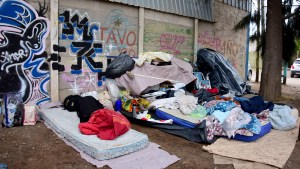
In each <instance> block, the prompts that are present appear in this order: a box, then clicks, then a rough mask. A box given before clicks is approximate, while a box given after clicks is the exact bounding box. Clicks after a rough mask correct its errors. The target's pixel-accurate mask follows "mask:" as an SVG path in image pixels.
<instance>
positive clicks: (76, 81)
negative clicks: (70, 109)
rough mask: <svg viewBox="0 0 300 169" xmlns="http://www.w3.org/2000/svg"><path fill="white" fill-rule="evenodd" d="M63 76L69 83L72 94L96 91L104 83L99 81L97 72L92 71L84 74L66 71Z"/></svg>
mask: <svg viewBox="0 0 300 169" xmlns="http://www.w3.org/2000/svg"><path fill="white" fill-rule="evenodd" d="M61 77H62V80H64V81H65V82H67V83H68V90H69V91H70V92H71V93H72V94H81V93H84V92H87V91H95V90H98V89H100V88H101V87H102V84H99V83H102V81H98V79H97V74H95V73H92V72H88V73H82V74H69V73H66V72H64V73H62V74H61ZM102 80H104V79H102ZM100 86H101V87H100Z"/></svg>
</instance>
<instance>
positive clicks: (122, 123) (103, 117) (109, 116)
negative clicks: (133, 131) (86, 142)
mask: <svg viewBox="0 0 300 169" xmlns="http://www.w3.org/2000/svg"><path fill="white" fill-rule="evenodd" d="M78 127H79V130H80V131H81V133H82V134H86V135H94V134H95V135H97V137H99V138H100V139H102V140H113V139H115V138H116V137H118V136H120V135H122V134H124V133H126V132H127V131H128V130H129V129H130V122H129V121H128V120H127V119H126V118H125V117H124V116H123V115H121V114H119V113H117V112H115V111H113V110H109V109H99V110H96V111H95V112H94V113H93V114H92V115H91V117H90V119H89V121H88V122H85V123H79V125H78Z"/></svg>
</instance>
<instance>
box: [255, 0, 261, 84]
mask: <svg viewBox="0 0 300 169" xmlns="http://www.w3.org/2000/svg"><path fill="white" fill-rule="evenodd" d="M262 1H263V0H262ZM260 3H261V2H260V0H257V5H258V6H257V9H258V10H257V11H258V14H257V15H258V16H259V17H258V18H257V20H256V26H257V31H256V32H257V37H256V61H255V63H256V65H255V67H256V75H255V82H258V81H259V50H258V45H259V39H260Z"/></svg>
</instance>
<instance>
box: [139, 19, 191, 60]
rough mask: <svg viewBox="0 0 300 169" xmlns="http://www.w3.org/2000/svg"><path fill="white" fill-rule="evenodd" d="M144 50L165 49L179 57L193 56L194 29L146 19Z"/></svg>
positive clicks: (189, 57)
mask: <svg viewBox="0 0 300 169" xmlns="http://www.w3.org/2000/svg"><path fill="white" fill-rule="evenodd" d="M144 32H145V33H144V51H163V52H167V53H172V54H173V55H175V56H176V57H178V58H187V59H192V58H193V44H194V43H193V29H192V28H191V27H187V26H181V25H175V24H170V23H164V22H159V21H153V20H145V31H144Z"/></svg>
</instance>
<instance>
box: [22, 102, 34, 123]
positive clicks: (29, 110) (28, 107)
mask: <svg viewBox="0 0 300 169" xmlns="http://www.w3.org/2000/svg"><path fill="white" fill-rule="evenodd" d="M24 110H25V113H24V122H23V125H35V123H36V122H37V114H38V113H37V108H36V105H35V104H25V105H24Z"/></svg>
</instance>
